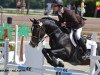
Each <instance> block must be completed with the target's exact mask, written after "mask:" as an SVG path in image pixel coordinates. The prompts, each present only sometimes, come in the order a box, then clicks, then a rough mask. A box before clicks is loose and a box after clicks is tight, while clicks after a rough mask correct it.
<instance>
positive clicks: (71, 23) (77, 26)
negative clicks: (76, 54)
mask: <svg viewBox="0 0 100 75" xmlns="http://www.w3.org/2000/svg"><path fill="white" fill-rule="evenodd" d="M52 9H53V12H55V13H56V14H57V16H58V19H59V22H60V23H61V26H62V25H63V26H64V25H65V26H66V28H70V29H73V30H74V31H75V36H76V38H77V42H78V45H79V46H81V48H82V49H83V51H84V55H83V56H85V57H86V56H88V54H87V48H86V45H85V43H84V41H83V39H82V38H81V31H82V27H83V26H84V24H85V22H84V20H83V18H82V17H81V16H80V15H79V14H76V13H75V12H74V11H73V10H70V9H68V8H65V7H63V2H62V0H54V1H53V4H52Z"/></svg>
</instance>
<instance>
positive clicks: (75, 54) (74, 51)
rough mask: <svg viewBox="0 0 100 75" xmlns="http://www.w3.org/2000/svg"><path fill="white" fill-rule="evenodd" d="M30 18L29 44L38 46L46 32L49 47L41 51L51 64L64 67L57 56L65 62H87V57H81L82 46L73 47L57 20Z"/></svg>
mask: <svg viewBox="0 0 100 75" xmlns="http://www.w3.org/2000/svg"><path fill="white" fill-rule="evenodd" d="M30 20H31V22H32V27H31V33H32V36H31V40H30V45H31V46H33V47H36V46H38V43H39V42H40V40H41V39H42V38H46V37H44V35H45V34H47V35H48V36H49V38H50V40H49V45H50V47H51V49H47V48H43V50H42V53H43V55H44V57H45V58H46V60H47V62H48V63H49V64H50V65H51V66H54V67H58V66H59V67H64V64H63V63H62V62H61V61H58V60H57V58H60V59H62V60H63V61H66V62H68V61H69V62H70V63H71V62H72V61H73V62H75V63H77V64H78V65H79V64H81V65H82V64H89V61H90V60H89V59H86V60H84V59H83V58H82V56H83V50H82V48H81V47H78V48H75V46H74V45H73V44H72V42H71V40H70V37H69V34H66V33H64V32H63V31H62V30H61V28H60V27H59V22H58V21H57V20H55V19H52V18H48V17H44V18H41V19H39V20H36V19H33V20H32V19H30ZM98 50H100V49H98ZM72 64H73V63H72Z"/></svg>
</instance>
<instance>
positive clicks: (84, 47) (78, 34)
mask: <svg viewBox="0 0 100 75" xmlns="http://www.w3.org/2000/svg"><path fill="white" fill-rule="evenodd" d="M81 32H82V28H79V29H77V30H76V37H77V39H78V44H79V46H81V47H82V49H83V51H84V54H85V56H87V55H88V54H87V48H86V44H85V42H84V41H83V39H82V37H81Z"/></svg>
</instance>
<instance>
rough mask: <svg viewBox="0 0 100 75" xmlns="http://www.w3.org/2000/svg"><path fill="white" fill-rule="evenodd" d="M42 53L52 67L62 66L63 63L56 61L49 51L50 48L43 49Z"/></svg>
mask: <svg viewBox="0 0 100 75" xmlns="http://www.w3.org/2000/svg"><path fill="white" fill-rule="evenodd" d="M42 53H43V54H44V56H45V58H46V59H47V62H48V63H49V64H50V65H52V66H54V67H58V66H59V67H64V65H63V64H62V63H61V62H60V61H57V60H56V58H55V56H54V55H53V53H52V52H51V49H45V48H44V49H43V50H42Z"/></svg>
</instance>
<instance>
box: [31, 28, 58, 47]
mask: <svg viewBox="0 0 100 75" xmlns="http://www.w3.org/2000/svg"><path fill="white" fill-rule="evenodd" d="M40 29H42V30H43V31H44V32H45V28H43V26H40V27H39V37H37V36H31V37H32V38H35V39H38V43H39V42H43V41H44V40H45V39H46V38H47V37H50V36H51V35H52V34H53V33H55V32H56V31H57V30H59V27H58V28H57V29H56V30H54V31H53V32H51V33H50V34H48V35H47V36H44V37H43V38H40ZM30 43H31V44H32V45H34V46H37V45H36V44H35V43H34V42H32V40H31V41H30Z"/></svg>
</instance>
